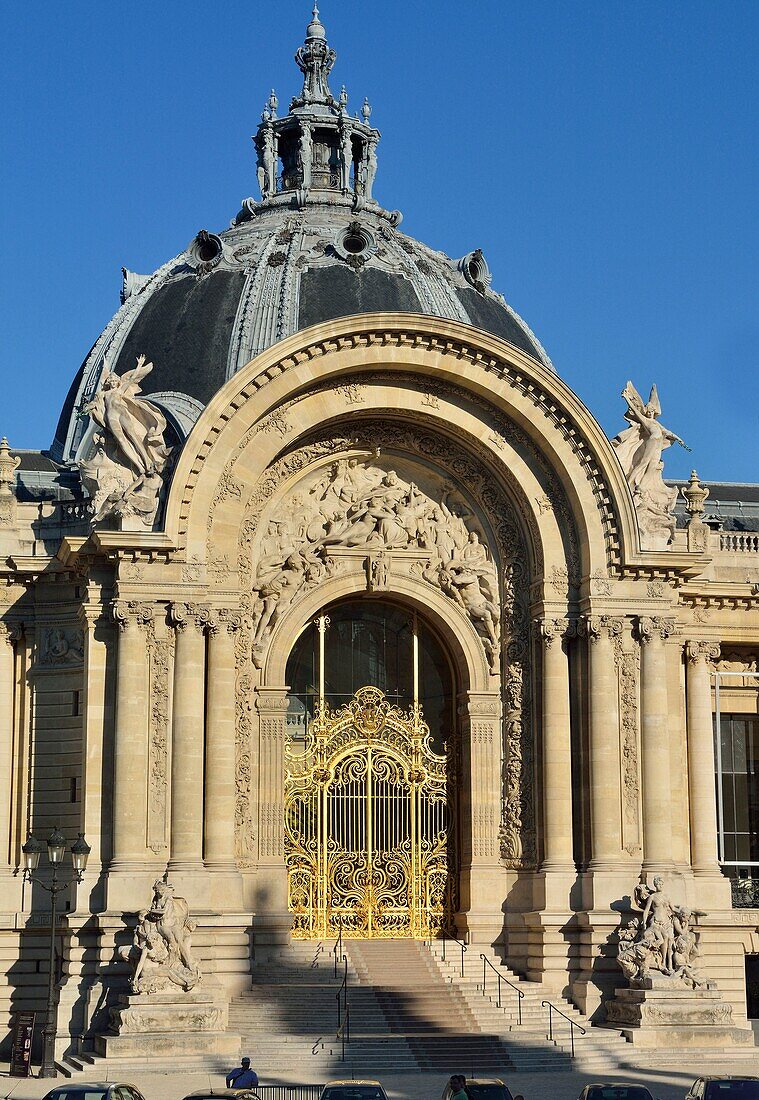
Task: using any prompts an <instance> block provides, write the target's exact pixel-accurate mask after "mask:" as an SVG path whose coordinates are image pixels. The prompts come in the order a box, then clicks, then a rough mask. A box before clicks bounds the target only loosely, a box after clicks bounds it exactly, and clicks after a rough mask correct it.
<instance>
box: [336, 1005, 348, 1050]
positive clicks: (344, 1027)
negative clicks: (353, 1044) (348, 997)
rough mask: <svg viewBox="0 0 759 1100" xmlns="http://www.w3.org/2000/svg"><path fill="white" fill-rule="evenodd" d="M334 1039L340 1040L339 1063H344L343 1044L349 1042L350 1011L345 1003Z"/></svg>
mask: <svg viewBox="0 0 759 1100" xmlns="http://www.w3.org/2000/svg"><path fill="white" fill-rule="evenodd" d="M335 1038H336V1039H339V1040H340V1061H341V1062H344V1061H345V1044H346V1043H349V1042H350V1041H351V1010H350V1008H349V1007H348V1004H347V1002H346V1005H345V1015H344V1016H343V1018H342V1021H341V1023H340V1026H339V1027H338V1029H337V1033H336V1035H335Z"/></svg>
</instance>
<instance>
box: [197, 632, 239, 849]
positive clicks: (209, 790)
mask: <svg viewBox="0 0 759 1100" xmlns="http://www.w3.org/2000/svg"><path fill="white" fill-rule="evenodd" d="M241 624H242V617H241V616H240V615H239V614H236V613H234V612H229V611H220V612H218V613H217V614H216V615H215V616H214V618H213V619H212V621H211V622H210V623H209V628H208V690H207V697H206V781H205V813H204V830H203V831H204V838H205V839H204V851H203V854H204V857H205V864H206V867H208V868H210V869H212V870H224V871H226V870H230V869H231V868H234V867H235V638H236V636H237V633H238V631H239V629H240V626H241Z"/></svg>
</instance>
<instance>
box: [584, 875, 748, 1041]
mask: <svg viewBox="0 0 759 1100" xmlns="http://www.w3.org/2000/svg"><path fill="white" fill-rule="evenodd" d="M633 900H634V904H635V905H636V906H637V907H638V908H639V909H640V910H641V913H640V916H635V917H633V919H632V920H631V921H630V922H629V923H627V924H626V925H624V926H623V927H622V928H620V931H619V950H618V956H617V957H618V962H619V965H620V967H621V969H622V972H623V974H624V975H625V977H626V978H627V979H628V981H629V987H627V988H620V989H616V990H615V991H614V997H613V998H612V999H611V1000H608V1001H606V1002H605V1004H604V1007H605V1011H606V1023H607V1024H609V1025H610V1026H611V1027H619V1028H622V1032H623V1034H624V1036H625V1038H626V1039H627V1040H628V1041H629V1042H631V1043H632V1044H633V1045H634V1046H637V1047H640V1048H642V1049H650V1050H653V1049H659V1048H661V1049H671V1048H672V1047H683V1048H686V1047H692V1048H702V1049H705V1048H712V1049H715V1050H720V1051H724V1050H726V1049H727V1048H729V1047H734V1046H747V1045H749V1046H750V1045H752V1044H753V1032H752V1031H751V1030H750V1029H748V1028H746V1027H745V1026H744V1025H740V1026H736V1025H735V1024H734V1023H733V1010H732V1005H731V1004H730V1002H729V1001H726V1000H725V999H724V998H723V996H722V994H721V993H720V991H719V990H718V989H717V986H716V983H715V982H713V981H711V980H710V979H708V978H705V977H704V976H703V974H701V973H700V971H699V969H698V961H699V956H700V953H699V945H698V938H697V933H696V931H695V929H694V927H693V918H694V917H695V916H699V917H700V916H705V914H704V913H700V912H699V913H697V912H696V911H694V910H691V909H687V908H686V907H685V906H682V905H675V904H674V902H673V901H672V900H671V898H670V896H669V893H668V892H667V890H666V889H665V887H664V880H663V879H662V878H661V876H659V875H657V876H656V878H655V879H654V881H653V889H651V888H650V887H648V886H646V885H644V884H640V885H638V886H636V887H635V889H634V890H633ZM728 1057H729V1055H728Z"/></svg>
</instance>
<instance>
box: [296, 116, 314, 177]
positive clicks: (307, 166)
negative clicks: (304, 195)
mask: <svg viewBox="0 0 759 1100" xmlns="http://www.w3.org/2000/svg"><path fill="white" fill-rule="evenodd" d="M312 162H313V150H312V147H311V130H310V127H308V126H307V125H305V123H304V125H303V129H302V130H301V132H300V137H299V138H298V163H299V165H300V170H301V187H302V188H303V190H304V191H307V190H308V189H309V187H310V186H311V165H312Z"/></svg>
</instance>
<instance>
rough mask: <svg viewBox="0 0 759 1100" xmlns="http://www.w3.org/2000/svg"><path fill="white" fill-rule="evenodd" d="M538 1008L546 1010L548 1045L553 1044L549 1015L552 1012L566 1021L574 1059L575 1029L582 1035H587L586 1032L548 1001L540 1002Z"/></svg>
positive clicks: (550, 1017) (551, 1021)
mask: <svg viewBox="0 0 759 1100" xmlns="http://www.w3.org/2000/svg"><path fill="white" fill-rule="evenodd" d="M540 1007H541V1008H547V1009H548V1041H549V1043H552V1042H553V1019H552V1016H551V1014H552V1013H553V1012H558V1014H559V1015H560V1016H563V1017H564V1019H565V1020H566V1021H567V1023H568V1024H569V1040H570V1043H571V1044H572V1057H573V1058H574V1056H575V1028H577V1030H578V1031H581V1032H582V1033H583V1035H587V1034H588V1033H587V1031H586V1030H585V1028H584V1027H583V1026H582V1024H577V1023H575V1021H574V1020H573V1019H572V1018H571V1016H567V1014H566V1013H565V1012H562V1011H561V1009H560V1008H557V1007H556V1005H553V1004H551V1002H550V1001H541V1002H540Z"/></svg>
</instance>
